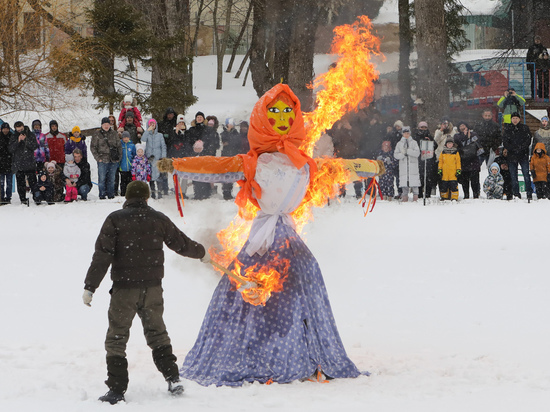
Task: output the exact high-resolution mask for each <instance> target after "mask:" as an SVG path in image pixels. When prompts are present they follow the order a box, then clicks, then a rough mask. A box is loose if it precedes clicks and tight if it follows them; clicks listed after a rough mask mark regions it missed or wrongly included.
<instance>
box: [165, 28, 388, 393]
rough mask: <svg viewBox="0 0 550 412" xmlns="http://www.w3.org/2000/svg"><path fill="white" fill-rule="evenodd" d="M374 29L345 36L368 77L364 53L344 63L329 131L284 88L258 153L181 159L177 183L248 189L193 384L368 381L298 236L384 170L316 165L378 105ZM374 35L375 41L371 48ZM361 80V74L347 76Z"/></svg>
mask: <svg viewBox="0 0 550 412" xmlns="http://www.w3.org/2000/svg"><path fill="white" fill-rule="evenodd" d="M365 19H366V18H365ZM365 25H367V28H365ZM369 25H370V22H369V21H368V19H367V20H364V19H363V18H362V19H361V20H359V21H358V22H356V24H355V26H349V30H350V31H351V32H353V33H354V36H355V40H353V39H350V38H348V36H347V34H345V35H343V36H340V37H342V38H343V39H342V41H347V42H352V43H353V42H355V43H356V44H357V45H358V47H360V48H361V49H362V50H365V53H367V56H364V55H363V58H364V61H363V62H362V65H360V67H359V66H358V65H357V63H358V60H357V55H355V56H354V57H353V58H352V60H350V61H349V62H342V59H344V58H345V56H341V57H340V60H339V64H338V65H337V68H336V69H332V70H337V71H335V72H333V73H329V74H328V75H327V78H329V79H330V78H331V76H332V77H334V76H336V78H338V79H339V81H341V84H340V85H339V86H338V87H337V88H334V87H332V86H331V85H330V84H324V90H323V91H325V92H327V93H325V97H324V99H326V101H323V97H322V96H323V93H318V101H317V110H319V111H321V110H325V112H324V113H323V114H322V115H321V116H320V117H319V119H322V122H323V124H321V125H319V124H318V122H317V121H316V117H315V115H314V114H313V113H310V114H307V115H306V116H305V117H306V119H308V120H307V122H308V123H307V124H306V122H305V121H304V115H303V114H302V111H301V106H300V101H299V100H298V98H297V97H296V95H295V94H294V93H293V92H292V90H291V89H290V87H289V86H288V85H285V84H278V85H276V86H275V87H273V88H272V89H271V90H269V91H268V92H266V93H265V94H264V95H263V96H262V97H261V98H260V100H259V101H258V102H257V103H256V105H255V106H254V109H253V111H252V114H251V117H250V129H249V142H250V151H249V152H248V153H247V154H246V155H237V156H235V157H225V158H220V157H209V156H203V157H195V158H181V159H172V161H171V165H169V166H170V167H165V168H164V170H170V169H171V168H172V167H173V173H174V177H175V179H174V181H175V182H176V183H177V181H178V179H180V178H181V179H191V180H195V181H203V182H222V183H223V182H237V183H238V184H239V185H240V187H241V189H240V191H239V193H238V195H237V198H236V200H235V202H236V203H237V205H238V206H239V217H238V218H236V219H235V221H234V222H233V223H232V224H231V225H230V227H228V228H227V229H225V230H223V231H221V232H220V233H219V234H218V239H219V241H220V246H221V250H220V249H218V248H214V247H213V248H211V249H210V255H211V257H212V264H213V265H214V266H215V267H216V268H217V269H219V270H220V271H222V273H225V274H227V275H228V276H223V277H222V279H221V280H220V282H219V284H218V286H217V288H216V290H215V291H214V294H213V297H212V299H211V302H210V305H209V307H208V310H207V312H206V315H205V318H204V321H203V324H202V327H201V329H200V332H199V336H198V338H197V340H196V342H195V345H194V346H193V348H192V349H191V351H190V352H189V353H188V355H187V357H186V359H185V361H184V363H183V366H182V368H181V370H180V374H181V376H182V377H184V378H186V379H191V380H194V381H196V382H198V383H199V384H201V385H212V384H214V385H217V386H221V385H227V386H240V385H242V384H243V383H245V382H254V381H258V382H262V383H270V382H277V383H286V382H291V381H294V380H298V379H308V378H310V377H311V376H314V375H317V376H321V374H323V375H324V376H326V377H330V378H349V377H357V376H358V375H359V374H360V372H359V371H358V369H357V368H356V366H355V365H354V364H353V362H352V361H351V360H350V359H349V358H348V356H347V354H346V351H345V349H344V346H343V344H342V341H341V339H340V336H339V334H338V330H337V327H336V324H335V321H334V317H333V315H332V309H331V307H330V302H329V299H328V294H327V291H326V288H325V285H324V281H323V277H322V274H321V269H320V267H319V265H318V263H317V260H316V259H315V257H314V256H313V254H312V253H311V251H310V250H309V248H308V247H307V246H306V244H305V243H304V241H303V240H302V239H301V238H300V236H299V234H298V233H299V230H300V228H301V227H302V226H303V225H304V224H305V222H307V221H308V220H309V219H310V218H311V208H312V207H313V206H322V205H325V204H326V202H327V199H328V198H330V197H333V196H334V194H335V192H336V190H337V186H338V184H342V183H346V182H351V181H354V180H357V179H366V178H369V177H370V178H374V177H376V176H378V175H379V174H381V173H383V172H384V168H383V165H382V164H381V162H379V161H373V160H368V159H353V160H344V159H334V158H323V159H313V158H311V157H310V155H309V154H308V153H311V151H312V149H313V144H314V142H315V140H316V139H318V138H319V137H320V135H321V133H322V132H323V131H324V130H326V128H329V127H331V125H332V124H333V123H334V122H335V121H336V120H338V118H340V117H341V116H342V114H343V113H345V112H346V110H350V109H352V108H354V107H357V105H358V104H359V103H360V102H361V101H368V99H369V98H370V99H372V88H373V85H372V80H373V79H375V78H376V73H375V71H374V68H373V67H372V64H370V63H369V62H368V53H369V50H371V49H372V47H373V44H374V45H376V42H375V41H374V40H372V39H373V38H374V39H376V38H375V37H373V36H372V35H370V32H369V30H368V27H369ZM366 35H368V36H369V37H368V39H369V40H368V42H366V41H365V40H364V39H363V40H361V36H366ZM337 37H338V36H337ZM367 43H368V44H367ZM335 44H336V42H335ZM350 52H351V53H355V54H357V53H358V52H357V51H356V50H350ZM347 64H350V65H351V66H347ZM354 66H357V67H354ZM349 70H352V71H353V72H354V73H353V74H350V73H348V75H345V72H346V71H349ZM340 71H342V72H343V73H344V74H342V73H340ZM356 76H358V77H359V78H361V82H364V83H361V85H363V84H364V85H365V86H364V88H363V90H362V91H361V92H357V91H356V90H355V89H356V88H357V81H358V80H357V79H355V77H356ZM365 79H367V80H365ZM350 81H351V82H354V81H355V84H350ZM347 87H350V88H353V89H354V91H353V92H351V91H349V92H348V91H347V90H346V88H347ZM331 93H332V94H334V95H331ZM342 95H343V96H346V98H347V102H346V103H344V102H342V101H341V100H337V102H336V105H335V107H332V108H331V107H330V106H329V104H330V102H329V101H328V100H330V99H331V98H333V99H336V98H337V99H341V98H342ZM320 96H321V97H320ZM319 99H321V100H319ZM345 106H347V107H345ZM327 119H328V121H327ZM331 121H332V124H331V123H330V122H331Z"/></svg>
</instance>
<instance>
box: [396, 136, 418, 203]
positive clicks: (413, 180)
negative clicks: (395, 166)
mask: <svg viewBox="0 0 550 412" xmlns="http://www.w3.org/2000/svg"><path fill="white" fill-rule="evenodd" d="M402 133H403V137H402V138H401V140H400V141H399V142H397V145H396V146H395V152H394V153H393V155H394V157H395V158H396V159H397V160H399V187H401V188H402V193H403V194H402V196H401V201H403V202H407V201H408V200H409V189H412V192H413V202H416V201H417V200H418V188H419V187H420V173H419V169H418V158H419V157H420V147H418V143H416V141H415V140H413V139H412V138H411V128H410V127H409V126H405V127H403V129H402Z"/></svg>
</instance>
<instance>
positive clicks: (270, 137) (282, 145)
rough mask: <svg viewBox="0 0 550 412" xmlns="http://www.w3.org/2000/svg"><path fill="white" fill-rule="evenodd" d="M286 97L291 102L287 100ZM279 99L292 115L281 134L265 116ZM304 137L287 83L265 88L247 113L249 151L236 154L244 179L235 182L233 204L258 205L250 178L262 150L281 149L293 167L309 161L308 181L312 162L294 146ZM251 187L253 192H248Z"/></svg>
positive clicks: (314, 168) (295, 100) (256, 187)
mask: <svg viewBox="0 0 550 412" xmlns="http://www.w3.org/2000/svg"><path fill="white" fill-rule="evenodd" d="M289 98H290V100H291V102H288V99H289ZM279 99H280V100H283V101H284V102H285V103H287V104H289V103H292V104H289V106H291V107H293V109H294V113H295V114H296V118H295V119H294V123H293V124H292V126H291V127H290V130H289V132H288V133H287V134H285V135H280V134H279V133H277V132H276V131H275V130H273V126H272V125H271V123H269V119H268V117H267V109H268V107H269V106H270V105H271V104H272V103H275V102H276V101H277V100H279ZM305 139H306V131H305V128H304V118H303V116H302V109H301V107H300V100H298V98H297V97H296V95H295V94H294V92H293V91H292V90H291V89H290V87H288V85H287V84H277V85H275V87H273V88H272V89H270V90H268V91H267V92H266V93H265V94H264V95H263V96H262V97H261V98H260V100H258V102H257V103H256V104H255V105H254V109H253V110H252V114H251V115H250V129H249V130H248V141H249V142H250V151H249V152H248V154H246V155H239V156H241V157H242V159H243V166H244V177H245V180H240V181H238V182H237V183H238V184H239V185H240V186H241V190H240V191H239V193H238V195H237V198H236V200H235V203H237V205H239V206H240V207H244V206H245V204H246V201H247V200H250V201H251V202H252V203H253V204H254V205H256V206H257V207H258V208H259V207H260V206H259V205H258V202H257V200H256V198H258V199H261V197H262V191H261V189H260V186H259V185H258V183H257V182H256V181H255V180H254V177H255V175H256V166H257V162H258V156H259V155H261V154H262V153H273V152H281V153H284V154H286V155H287V156H288V157H289V159H290V161H291V162H292V163H293V164H294V166H296V168H297V169H300V168H302V167H304V165H305V164H306V163H308V164H309V173H310V180H311V179H312V178H313V175H314V174H315V172H316V171H317V165H316V163H315V161H314V160H313V159H312V158H311V157H309V156H308V155H306V154H305V153H304V152H303V151H301V150H300V149H298V147H299V146H300V145H301V144H302V142H303V141H304V140H305ZM252 189H254V195H255V196H253V195H252Z"/></svg>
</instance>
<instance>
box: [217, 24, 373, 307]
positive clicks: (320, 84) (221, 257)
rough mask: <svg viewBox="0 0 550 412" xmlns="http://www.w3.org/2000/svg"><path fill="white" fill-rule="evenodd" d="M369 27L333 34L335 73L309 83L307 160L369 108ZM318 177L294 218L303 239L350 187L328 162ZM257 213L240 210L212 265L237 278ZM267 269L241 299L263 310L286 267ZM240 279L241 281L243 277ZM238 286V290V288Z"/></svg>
mask: <svg viewBox="0 0 550 412" xmlns="http://www.w3.org/2000/svg"><path fill="white" fill-rule="evenodd" d="M371 31H372V23H371V21H370V19H369V18H368V17H367V16H360V17H359V18H358V20H357V21H355V22H354V23H353V24H351V25H343V26H338V27H336V28H335V29H334V34H335V36H334V40H333V43H332V47H331V53H332V54H336V55H338V61H337V63H336V65H335V67H333V68H331V69H330V70H329V71H328V72H327V73H324V74H322V75H320V76H319V77H318V78H316V79H315V80H314V81H313V85H312V87H313V88H315V89H320V90H319V91H318V92H317V96H316V102H315V107H316V108H315V110H314V111H313V112H310V113H304V120H305V123H306V133H307V139H306V140H305V142H304V143H303V145H302V147H300V149H302V150H303V151H304V152H305V153H307V154H308V155H309V156H311V155H312V153H313V147H314V146H315V143H316V142H317V141H318V140H319V138H320V137H321V135H322V134H323V133H324V132H325V131H326V130H328V129H330V128H331V127H332V126H333V125H334V123H336V121H337V120H338V119H340V118H341V117H342V116H343V115H345V114H346V113H348V112H351V111H352V110H355V111H357V107H358V106H359V105H360V104H364V105H368V104H370V103H371V102H372V100H373V98H374V81H375V80H376V79H377V78H378V74H379V73H378V72H377V71H376V69H375V67H374V64H373V63H372V62H371V57H372V55H377V56H382V58H383V55H381V53H380V40H379V39H378V38H377V37H376V36H374V35H373V34H372V33H371ZM317 163H318V172H317V173H316V174H315V177H314V178H313V180H312V181H311V182H310V185H309V188H308V193H307V194H306V197H305V199H304V201H303V202H302V203H301V205H300V206H299V207H298V208H297V209H296V210H295V211H294V212H293V213H292V217H293V219H294V221H295V223H296V230H297V232H298V233H301V231H302V229H303V227H304V225H305V224H306V223H307V222H308V221H309V220H312V208H313V207H323V206H324V205H325V204H326V203H327V200H328V199H329V198H333V197H334V196H335V195H336V192H337V190H338V185H339V184H345V183H346V182H348V181H349V178H350V172H349V171H348V170H347V169H346V168H345V167H344V165H343V164H341V163H339V162H334V161H330V160H329V159H317ZM257 212H258V209H257V208H256V207H255V206H254V205H253V204H252V203H251V202H248V203H247V205H246V207H245V208H243V209H242V210H239V216H237V217H236V218H235V219H234V220H233V221H232V222H231V223H230V225H229V226H228V227H227V228H226V229H224V230H222V231H220V232H219V233H218V239H219V241H220V245H221V248H222V251H221V252H218V251H217V250H216V249H214V248H211V249H210V250H209V252H210V255H211V256H212V257H213V259H214V260H216V261H217V262H219V263H220V264H222V265H223V266H225V267H227V266H229V265H230V264H231V263H232V262H235V269H236V272H237V273H238V274H239V275H241V273H240V272H241V268H242V265H241V264H240V262H238V261H237V259H236V257H237V254H238V253H239V251H240V250H241V249H242V247H243V245H244V243H245V242H246V239H247V236H248V233H249V232H250V227H251V220H252V219H253V218H254V217H255V216H256V214H257ZM268 261H269V263H270V265H269V266H261V267H260V266H259V265H256V266H253V267H250V268H247V269H245V274H244V277H246V278H247V279H249V280H250V281H254V282H256V283H257V284H258V287H257V288H253V289H249V290H247V291H244V292H242V295H243V299H244V300H246V301H247V302H249V303H252V304H262V305H265V302H266V301H267V299H268V298H269V296H271V293H274V292H279V291H281V290H282V288H283V286H282V285H283V282H284V280H285V279H286V277H287V272H288V267H289V264H290V262H288V261H284V260H281V259H280V258H278V256H277V255H275V256H273V257H272V256H270V259H268ZM241 276H242V275H241ZM235 283H237V288H238V287H239V286H240V285H238V282H235Z"/></svg>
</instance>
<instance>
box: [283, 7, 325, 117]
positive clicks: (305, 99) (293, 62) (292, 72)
mask: <svg viewBox="0 0 550 412" xmlns="http://www.w3.org/2000/svg"><path fill="white" fill-rule="evenodd" d="M293 16H294V19H293V22H294V27H293V30H292V38H291V41H290V55H289V68H288V85H289V86H290V87H291V88H292V90H293V91H294V93H296V96H297V97H298V98H299V99H300V103H301V105H302V110H304V111H311V110H312V109H313V90H312V89H311V88H308V87H307V86H308V85H309V84H311V82H312V81H313V77H314V71H313V58H314V51H315V33H316V31H317V24H318V20H319V16H320V9H319V7H318V5H317V1H315V0H303V1H301V2H296V3H295V7H294V12H293Z"/></svg>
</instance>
